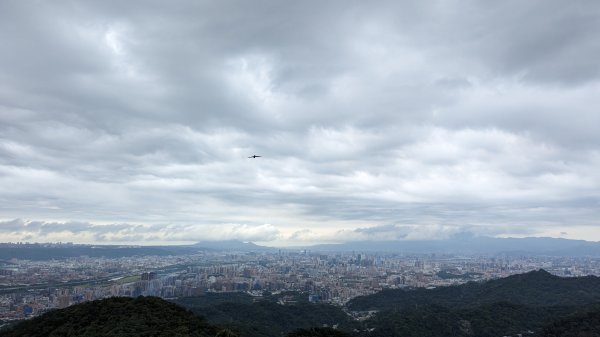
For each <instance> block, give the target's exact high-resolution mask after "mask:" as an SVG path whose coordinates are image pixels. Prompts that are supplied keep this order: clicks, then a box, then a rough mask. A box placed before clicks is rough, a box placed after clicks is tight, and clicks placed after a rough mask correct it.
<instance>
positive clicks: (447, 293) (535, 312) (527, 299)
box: [350, 270, 600, 337]
mask: <svg viewBox="0 0 600 337" xmlns="http://www.w3.org/2000/svg"><path fill="white" fill-rule="evenodd" d="M598 302H600V278H597V277H593V276H590V277H582V278H560V277H556V276H553V275H551V274H549V273H547V272H545V271H543V270H540V271H535V272H530V273H526V274H520V275H514V276H510V277H507V278H504V279H498V280H493V281H489V282H485V283H473V282H471V283H467V284H464V285H460V286H454V287H445V288H437V289H431V290H426V289H416V290H394V291H385V292H382V293H379V294H375V295H371V296H365V297H361V298H356V299H355V300H353V301H352V302H351V303H350V307H351V308H353V309H355V310H356V309H362V310H365V309H370V310H372V309H375V310H380V312H379V313H378V314H377V315H376V316H375V317H374V318H371V319H369V320H368V321H367V322H366V325H367V327H370V328H374V329H375V330H374V331H373V332H371V333H365V332H363V333H362V334H363V335H366V336H373V337H374V336H377V337H387V336H481V337H486V336H490V337H492V336H503V335H516V334H518V333H526V332H528V331H533V332H539V331H541V329H542V328H543V327H544V326H545V325H546V324H548V322H551V321H553V320H557V319H560V318H563V317H565V316H566V315H569V314H570V313H572V312H575V311H577V310H581V309H582V308H583V307H585V306H588V307H590V308H591V307H593V305H594V303H598Z"/></svg>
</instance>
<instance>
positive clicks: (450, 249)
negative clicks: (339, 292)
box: [306, 235, 600, 256]
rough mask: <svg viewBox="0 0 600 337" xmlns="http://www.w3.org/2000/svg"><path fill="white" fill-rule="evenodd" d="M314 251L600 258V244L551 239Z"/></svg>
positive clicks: (364, 244)
mask: <svg viewBox="0 0 600 337" xmlns="http://www.w3.org/2000/svg"><path fill="white" fill-rule="evenodd" d="M306 249H310V250H313V251H357V252H361V251H362V252H397V253H417V254H419V253H423V254H430V253H454V254H500V253H506V254H543V255H556V256H598V255H600V243H599V242H591V241H583V240H568V239H559V238H547V237H529V238H492V237H486V236H471V235H458V236H455V237H452V238H450V239H445V240H395V241H356V242H348V243H342V244H324V245H315V246H311V247H306Z"/></svg>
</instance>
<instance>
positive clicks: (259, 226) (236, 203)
mask: <svg viewBox="0 0 600 337" xmlns="http://www.w3.org/2000/svg"><path fill="white" fill-rule="evenodd" d="M599 13H600V3H595V2H591V1H571V2H568V3H567V2H563V1H528V2H527V3H523V2H521V1H503V2H501V3H496V4H489V3H486V4H483V3H480V2H477V1H467V2H465V1H424V2H418V3H415V2H409V1H389V2H386V1H384V2H381V3H379V5H377V6H374V5H372V4H367V3H364V2H360V1H328V2H326V3H323V2H317V1H301V2H274V1H253V2H246V1H228V2H208V1H206V2H205V1H183V0H182V1H175V2H168V3H167V2H162V1H154V2H143V3H142V2H137V1H128V2H125V3H123V2H120V1H102V2H93V3H92V2H71V1H58V2H53V3H52V4H50V3H43V2H42V3H40V2H34V1H5V2H2V3H1V4H0V40H1V41H3V50H4V51H5V52H3V53H0V220H2V219H3V220H4V222H2V223H0V240H4V241H8V240H12V241H17V240H30V241H35V240H37V241H45V240H47V239H52V240H54V239H57V240H58V239H60V240H66V241H78V240H79V241H82V242H96V241H98V242H117V241H125V242H150V241H152V242H182V241H193V240H198V239H233V238H237V239H242V240H253V241H262V242H271V243H272V244H297V243H304V242H329V241H339V240H358V239H372V238H373V237H374V234H373V235H371V234H369V235H367V234H365V233H367V232H366V231H365V230H363V229H368V228H371V229H372V231H373V233H387V234H385V236H392V237H397V238H400V239H402V238H409V239H410V238H423V237H431V238H439V237H444V236H447V235H452V234H453V233H456V232H461V231H464V230H469V231H472V232H475V233H481V234H489V235H525V234H527V235H529V234H530V235H552V236H564V235H567V236H572V237H585V238H588V239H596V240H600V231H599V230H596V229H595V228H596V227H597V226H598V225H600V222H599V221H600V220H598V219H600V173H599V172H600V170H598V167H600V136H598V134H599V131H600V130H599V126H600V113H598V111H597V107H598V106H600V96H599V95H598V94H597V93H598V92H600V81H599V79H600V63H598V62H597V60H598V59H600V38H599V37H598V35H597V33H596V32H598V31H599V30H600V14H599ZM252 154H259V155H263V156H264V157H262V158H258V159H254V160H251V159H248V158H247V156H249V155H252ZM14 219H27V220H14ZM181 233H190V235H183V234H181ZM348 233H350V234H348ZM562 233H568V234H562ZM375 236H377V235H375Z"/></svg>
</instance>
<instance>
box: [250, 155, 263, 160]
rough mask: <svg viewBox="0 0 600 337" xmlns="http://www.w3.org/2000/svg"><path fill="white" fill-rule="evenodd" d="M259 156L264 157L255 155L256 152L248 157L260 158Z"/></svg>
mask: <svg viewBox="0 0 600 337" xmlns="http://www.w3.org/2000/svg"><path fill="white" fill-rule="evenodd" d="M258 157H262V156H257V155H255V154H254V155H251V156H250V157H248V158H252V159H254V158H258Z"/></svg>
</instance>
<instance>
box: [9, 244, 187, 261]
mask: <svg viewBox="0 0 600 337" xmlns="http://www.w3.org/2000/svg"><path fill="white" fill-rule="evenodd" d="M196 251H198V249H197V248H195V247H185V246H111V245H61V246H52V245H45V244H21V245H14V244H13V245H8V244H5V245H3V246H0V260H10V259H12V258H15V259H23V260H51V259H64V258H69V257H78V256H89V257H108V258H118V257H127V256H144V255H158V256H166V255H180V254H190V253H194V252H196Z"/></svg>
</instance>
